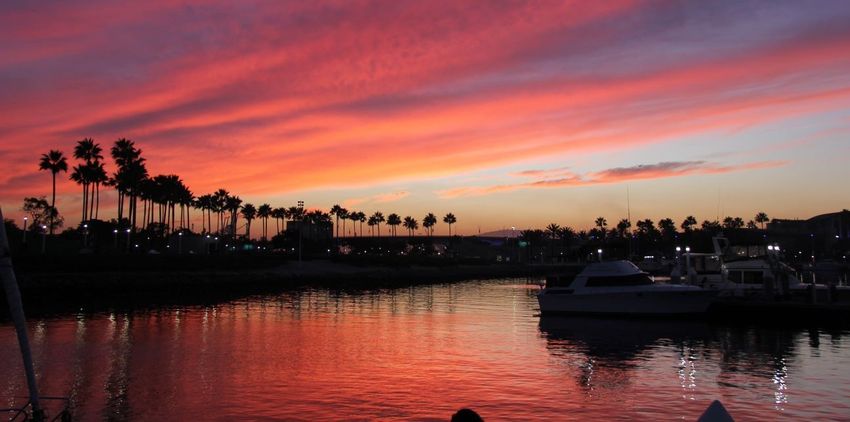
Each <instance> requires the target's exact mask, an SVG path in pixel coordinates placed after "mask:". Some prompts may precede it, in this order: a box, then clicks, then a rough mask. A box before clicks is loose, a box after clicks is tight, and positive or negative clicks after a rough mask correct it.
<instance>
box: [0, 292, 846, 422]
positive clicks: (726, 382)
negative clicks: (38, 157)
mask: <svg viewBox="0 0 850 422" xmlns="http://www.w3.org/2000/svg"><path fill="white" fill-rule="evenodd" d="M537 288H538V287H537V286H533V285H528V284H526V283H525V281H523V280H508V281H495V282H494V281H488V282H469V283H463V284H455V285H443V286H434V287H416V288H409V289H400V290H391V291H380V292H372V293H359V294H347V293H338V292H329V291H324V290H318V291H306V292H300V293H287V294H283V295H279V296H272V297H258V298H250V299H245V300H240V301H235V302H231V303H226V304H222V305H218V306H212V307H195V308H180V309H159V310H153V311H136V312H131V313H127V312H123V313H105V314H84V313H81V314H79V315H70V316H64V317H58V318H48V319H33V320H32V321H30V329H31V331H30V334H31V336H32V337H31V339H32V343H33V348H34V354H35V357H36V361H37V362H36V364H37V369H38V372H39V377H40V386H41V388H42V391H43V393H44V394H54V395H67V396H70V397H71V398H72V401H73V408H74V413H75V416H77V417H78V418H80V419H81V420H100V419H113V420H122V419H132V420H177V419H179V420H193V419H195V420H216V419H218V420H230V419H239V418H242V419H247V420H254V419H296V420H299V419H300V420H315V419H334V420H342V419H345V420H353V419H415V420H431V419H438V420H447V419H448V418H449V416H450V415H451V414H452V413H453V412H454V411H456V410H457V409H458V408H460V407H464V406H469V407H472V408H474V409H476V410H477V411H479V413H481V414H482V416H484V418H485V419H488V420H506V419H513V420H517V419H522V420H578V419H582V420H587V419H590V418H594V419H606V420H618V419H636V418H641V419H646V420H656V419H661V420H670V419H683V420H695V419H696V417H697V416H698V415H699V414H700V413H701V412H702V410H703V409H704V408H705V407H706V406H707V405H708V404H709V402H710V401H711V400H712V399H716V398H719V399H721V400H722V401H723V402H724V404H726V406H727V408H729V409H730V410H731V412H732V413H733V416H735V418H736V419H737V420H754V419H759V420H776V419H789V420H790V419H794V420H804V419H808V420H813V419H817V420H824V419H835V420H842V419H843V420H850V404H848V400H847V398H848V397H850V382H849V381H848V376H850V344H848V343H849V342H850V338H848V334H850V333H848V332H841V331H836V332H832V331H823V330H816V329H814V330H805V329H775V328H774V329H769V328H752V327H749V328H748V327H737V328H733V327H728V326H717V325H708V324H704V323H697V322H667V323H664V322H636V321H629V320H598V319H578V318H572V319H549V318H544V319H542V320H541V318H540V317H539V316H537V312H538V310H537V303H536V299H535V297H534V294H535V293H536V291H537ZM0 345H2V346H3V347H2V348H0V381H2V383H3V384H2V390H3V391H2V397H3V400H5V403H4V404H6V405H12V404H15V401H14V400H13V399H11V398H12V397H14V396H21V395H25V389H24V378H23V375H22V370H21V363H20V356H19V354H18V351H17V346H16V342H15V337H14V331H13V328H12V327H11V326H10V325H9V324H4V325H2V326H0ZM19 401H20V399H18V402H19Z"/></svg>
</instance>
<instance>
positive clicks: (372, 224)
mask: <svg viewBox="0 0 850 422" xmlns="http://www.w3.org/2000/svg"><path fill="white" fill-rule="evenodd" d="M376 224H378V219H376V218H375V216H374V215H372V216H369V219H368V220H366V225H367V226H369V235H370V236H372V237H375V229H374V227H375V225H376Z"/></svg>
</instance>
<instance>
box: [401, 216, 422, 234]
mask: <svg viewBox="0 0 850 422" xmlns="http://www.w3.org/2000/svg"><path fill="white" fill-rule="evenodd" d="M402 224H403V225H404V227H405V228H406V229H407V235H408V236H409V237H413V231H414V230H416V229H418V228H419V222H418V221H416V219H415V218H413V217H411V216H409V215H408V216H407V217H404V223H402Z"/></svg>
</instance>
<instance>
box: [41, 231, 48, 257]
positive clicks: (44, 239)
mask: <svg viewBox="0 0 850 422" xmlns="http://www.w3.org/2000/svg"><path fill="white" fill-rule="evenodd" d="M46 243H47V226H45V225H42V226H41V253H42V254H43V253H44V251H45V244H46Z"/></svg>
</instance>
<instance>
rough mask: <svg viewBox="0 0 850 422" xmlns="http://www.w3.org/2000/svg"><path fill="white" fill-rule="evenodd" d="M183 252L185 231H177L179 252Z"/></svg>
mask: <svg viewBox="0 0 850 422" xmlns="http://www.w3.org/2000/svg"><path fill="white" fill-rule="evenodd" d="M182 253H183V232H180V233H177V254H178V255H179V254H182Z"/></svg>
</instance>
